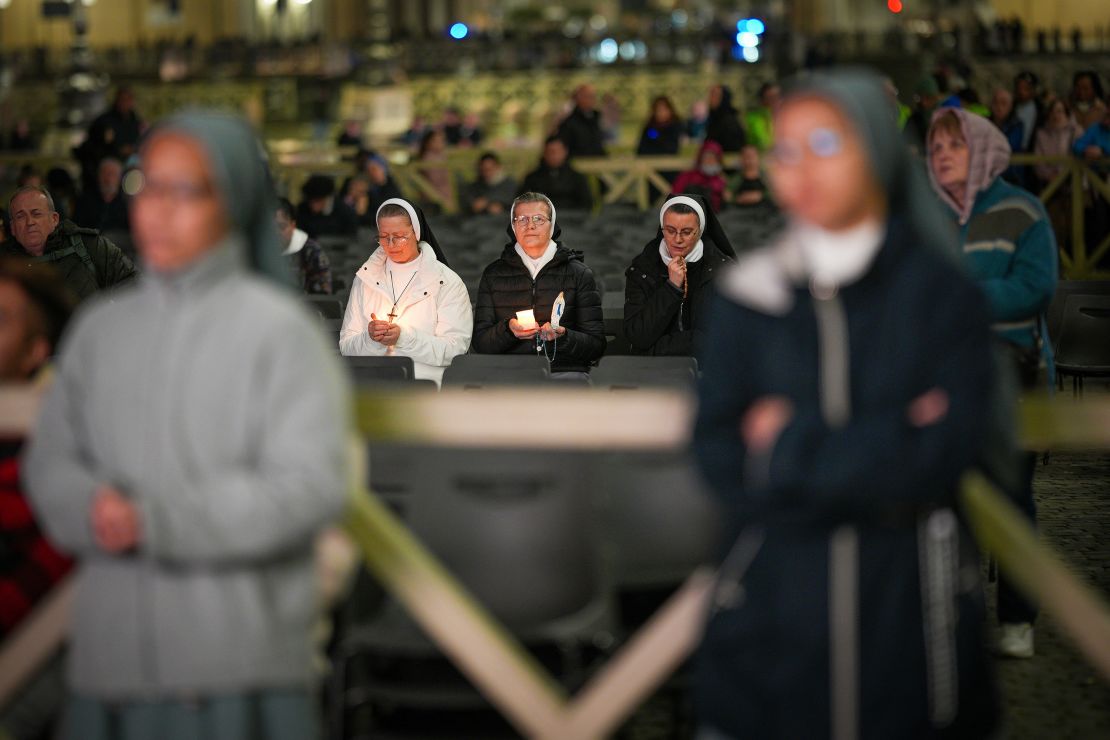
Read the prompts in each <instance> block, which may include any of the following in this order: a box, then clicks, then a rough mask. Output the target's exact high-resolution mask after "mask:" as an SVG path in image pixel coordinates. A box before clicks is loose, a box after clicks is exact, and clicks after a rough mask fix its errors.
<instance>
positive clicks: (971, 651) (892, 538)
mask: <svg viewBox="0 0 1110 740" xmlns="http://www.w3.org/2000/svg"><path fill="white" fill-rule="evenodd" d="M895 114H896V112H895V110H894V109H893V108H892V107H891V105H890V103H889V100H888V98H887V97H886V95H885V93H884V90H883V83H882V81H881V80H880V79H879V78H878V77H876V76H873V75H871V74H868V73H864V72H848V71H841V72H831V73H827V74H822V75H815V76H812V77H809V78H806V79H805V80H803V81H801V82H799V83H798V84H797V85H796V86H795V87H794V88H793V89H792V90H790V91H789V93H788V95H787V97H786V98H785V100H784V102H783V104H782V108H781V109H780V110H779V111H778V112H777V113H776V115H775V131H774V135H775V145H774V149H773V150H772V152H773V154H772V162H771V164H772V181H773V184H774V191H775V197H776V200H777V201H778V202H779V203H780V204H781V205H782V207H783V209H784V210H785V212H786V213H787V214H788V215H789V217H790V220H791V223H790V226H789V227H788V228H787V229H786V231H785V232H784V234H783V235H782V236H781V237H779V238H778V240H777V241H776V242H775V243H773V244H771V245H769V246H768V247H765V248H763V249H761V250H758V251H756V252H753V253H752V254H750V255H749V256H747V257H744V258H742V259H741V260H740V262H738V263H737V264H736V265H735V266H734V267H728V268H725V271H724V275H723V276H722V279H721V281H720V284H719V286H718V289H719V292H720V294H719V295H718V296H717V297H716V299H715V304H714V307H713V309H712V313H711V316H710V325H709V327H708V330H707V332H706V341H705V343H704V346H703V347H702V348H701V357H702V360H703V364H702V368H703V370H704V378H703V384H702V388H701V404H700V408H701V411H700V416H699V418H698V421H697V426H696V432H695V444H696V452H697V456H698V459H699V461H700V464H701V467H702V469H703V472H704V474H705V475H706V477H707V480H708V481H709V483H710V484H711V486H712V488H713V489H714V490H715V491H716V492H717V493H718V494H719V495H720V496H721V497H722V498H723V499H724V501H725V502H726V505H727V506H728V507H729V510H730V523H731V529H732V540H731V542H730V544H731V547H730V549H729V551H728V554H727V556H726V557H725V559H724V562H723V564H722V569H721V579H720V581H719V583H718V585H717V589H716V592H715V594H714V598H713V601H712V603H711V607H710V613H709V615H708V624H707V627H706V632H705V636H704V642H703V645H702V648H701V651H700V655H699V657H698V660H697V676H696V698H697V704H698V712H699V715H700V721H701V723H702V726H703V732H704V736H705V737H707V738H716V737H737V738H741V737H743V738H749V737H766V738H772V737H773V738H802V737H804V738H819V737H832V738H838V739H840V738H843V739H845V740H847V739H848V738H894V737H918V738H920V737H985V736H989V735H990V734H991V732H992V731H993V729H994V726H995V722H996V704H995V697H994V691H993V686H992V680H991V676H990V672H989V664H988V661H987V658H986V654H985V651H984V649H983V634H982V630H983V596H982V585H981V583H980V579H979V563H978V552H977V550H976V548H975V546H974V544H973V543H972V542H971V541H970V538H969V536H968V535H967V534H966V530H965V528H964V526H963V524H962V522H961V521H960V518H959V514H958V513H957V511H956V491H957V485H958V481H959V478H960V475H961V473H963V472H964V470H966V469H967V468H968V467H969V466H970V465H971V464H972V463H973V462H974V461H975V460H976V457H977V450H978V449H979V447H980V444H979V438H980V436H981V434H982V432H983V431H984V429H985V427H986V420H987V415H988V408H989V396H990V394H989V390H990V385H991V379H992V371H993V365H992V358H991V349H990V334H989V329H988V325H987V313H986V307H985V306H984V302H983V299H982V297H981V296H980V294H979V292H978V290H977V289H976V287H975V286H974V285H973V284H972V283H971V282H970V281H969V280H968V279H967V278H966V277H964V275H963V274H962V273H961V271H960V268H959V265H958V261H957V259H956V257H955V235H954V234H953V233H952V232H950V231H949V230H947V229H946V228H945V226H944V224H945V219H944V218H943V214H942V213H941V212H940V211H939V209H938V206H937V203H936V200H935V198H934V197H933V196H932V194H931V193H930V192H929V185H928V183H927V181H926V179H925V177H924V174H923V173H919V172H918V171H916V170H915V168H914V164H913V163H912V161H911V159H910V155H909V152H908V151H907V149H906V147H905V145H904V144H903V142H902V140H901V138H900V135H899V132H898V128H897V123H896V117H895ZM949 252H950V253H949Z"/></svg>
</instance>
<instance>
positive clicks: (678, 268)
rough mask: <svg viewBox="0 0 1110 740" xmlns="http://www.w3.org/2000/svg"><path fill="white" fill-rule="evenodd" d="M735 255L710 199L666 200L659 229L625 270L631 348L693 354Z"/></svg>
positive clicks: (626, 327) (626, 326) (626, 330)
mask: <svg viewBox="0 0 1110 740" xmlns="http://www.w3.org/2000/svg"><path fill="white" fill-rule="evenodd" d="M735 257H736V253H735V252H734V251H733V249H732V245H731V244H730V243H729V241H728V236H727V235H726V234H725V231H724V229H722V228H721V224H720V223H719V222H718V221H717V216H716V215H715V214H714V213H713V209H712V208H710V207H709V203H708V201H706V200H705V199H704V198H702V197H700V196H692V197H691V196H687V195H679V196H674V197H671V198H670V199H668V200H667V202H666V203H664V204H663V207H662V208H661V209H660V211H659V231H658V233H657V234H656V235H655V238H654V239H652V240H650V241H649V242H648V243H647V244H646V245H645V246H644V251H643V252H641V253H640V254H639V255H637V256H636V258H635V259H633V260H632V265H631V266H629V268H628V269H627V270H626V271H625V273H624V277H625V284H624V333H625V336H627V337H628V340H629V342H630V343H631V345H632V350H633V352H635V353H636V354H645V355H684V356H692V355H693V354H694V337H695V334H697V333H699V332H701V331H703V330H704V328H705V324H706V322H707V317H706V311H705V309H706V303H707V298H708V296H709V293H710V292H711V290H712V284H713V279H714V278H715V277H716V274H717V273H718V272H719V270H720V268H721V267H722V266H723V265H726V264H728V262H729V261H730V260H732V259H734V258H735Z"/></svg>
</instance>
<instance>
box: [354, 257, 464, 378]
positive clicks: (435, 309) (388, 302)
mask: <svg viewBox="0 0 1110 740" xmlns="http://www.w3.org/2000/svg"><path fill="white" fill-rule="evenodd" d="M420 246H421V249H420V256H419V257H417V259H418V260H420V267H419V268H418V270H417V272H416V276H415V277H414V278H413V282H412V284H411V285H410V286H409V288H408V289H407V290H405V289H404V288H403V287H402V286H400V285H397V286H395V287H396V289H397V291H398V292H401V291H404V295H402V296H400V301H399V302H398V304H397V309H396V312H397V318H395V319H394V323H396V324H398V325H400V327H401V336H400V338H399V339H398V340H397V344H396V345H395V346H393V347H386V346H385V345H383V344H381V343H380V342H375V341H374V340H373V339H371V338H370V330H369V324H370V321H371V318H370V314H376V315H377V317H378V318H379V319H383V320H384V319H385V318H386V316H387V314H389V311H390V309H391V308H393V295H392V293H391V292H390V285H389V275H388V274H386V254H385V250H384V249H381V248H380V247H379V248H378V249H376V250H375V251H374V253H373V254H372V255H370V259H368V260H367V261H366V263H365V264H364V265H363V266H362V267H360V268H359V269H358V272H357V273H356V276H357V278H358V279H357V280H356V281H355V284H354V285H353V286H352V287H351V297H350V298H349V299H348V300H347V312H346V314H345V315H344V316H343V329H342V330H341V331H340V332H339V351H340V352H342V353H343V354H344V355H367V356H374V355H392V354H396V355H401V356H404V357H411V358H412V360H413V363H414V365H415V370H416V377H417V378H418V379H428V380H434V381H435V382H436V384H437V385H438V384H439V382H440V379H441V378H442V377H443V369H444V368H445V367H447V366H448V365H450V364H451V360H452V358H454V357H455V356H456V355H461V354H465V353H466V351H467V349H469V348H470V335H471V333H472V332H473V331H474V315H473V311H472V309H471V306H470V295H469V294H468V293H467V292H466V286H465V285H464V284H463V281H462V279H461V278H460V277H459V276H458V275H456V274H455V273H454V272H452V271H451V269H450V268H448V267H447V265H444V264H443V263H442V262H440V261H439V260H437V259H436V255H435V251H434V250H433V249H432V248H431V247H430V246H428V245H427V244H424V243H421V245H420Z"/></svg>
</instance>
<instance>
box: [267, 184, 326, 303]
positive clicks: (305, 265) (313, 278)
mask: <svg viewBox="0 0 1110 740" xmlns="http://www.w3.org/2000/svg"><path fill="white" fill-rule="evenodd" d="M275 219H276V220H275V224H276V225H277V230H278V239H279V240H280V242H281V246H282V255H284V256H285V259H286V260H288V262H289V272H290V274H291V275H292V276H293V282H294V283H295V284H296V285H297V287H299V288H303V289H304V292H305V293H313V294H320V295H330V294H331V261H330V260H329V259H328V255H327V254H326V253H325V252H324V250H323V249H322V248H321V247H320V245H319V244H317V243H316V241H315V240H314V239H310V238H309V236H308V234H306V233H305V232H303V231H301V230H300V229H298V228H297V219H296V217H295V216H294V211H293V204H292V203H290V202H289V200H288V199H287V198H282V199H280V200H279V201H278V209H277V216H276V217H275Z"/></svg>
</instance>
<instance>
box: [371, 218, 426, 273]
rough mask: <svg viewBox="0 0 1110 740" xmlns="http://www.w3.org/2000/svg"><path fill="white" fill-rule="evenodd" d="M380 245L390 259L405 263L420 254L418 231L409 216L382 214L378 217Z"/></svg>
mask: <svg viewBox="0 0 1110 740" xmlns="http://www.w3.org/2000/svg"><path fill="white" fill-rule="evenodd" d="M378 246H380V247H381V248H382V249H384V250H385V254H386V256H387V257H389V259H391V260H393V261H394V262H396V263H397V264H399V265H400V264H404V263H405V262H411V261H412V260H414V259H416V256H417V255H418V254H420V244H419V242H417V240H416V231H415V230H414V229H413V228H412V221H411V220H410V219H409V217H408V216H382V217H381V218H379V219H378Z"/></svg>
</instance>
